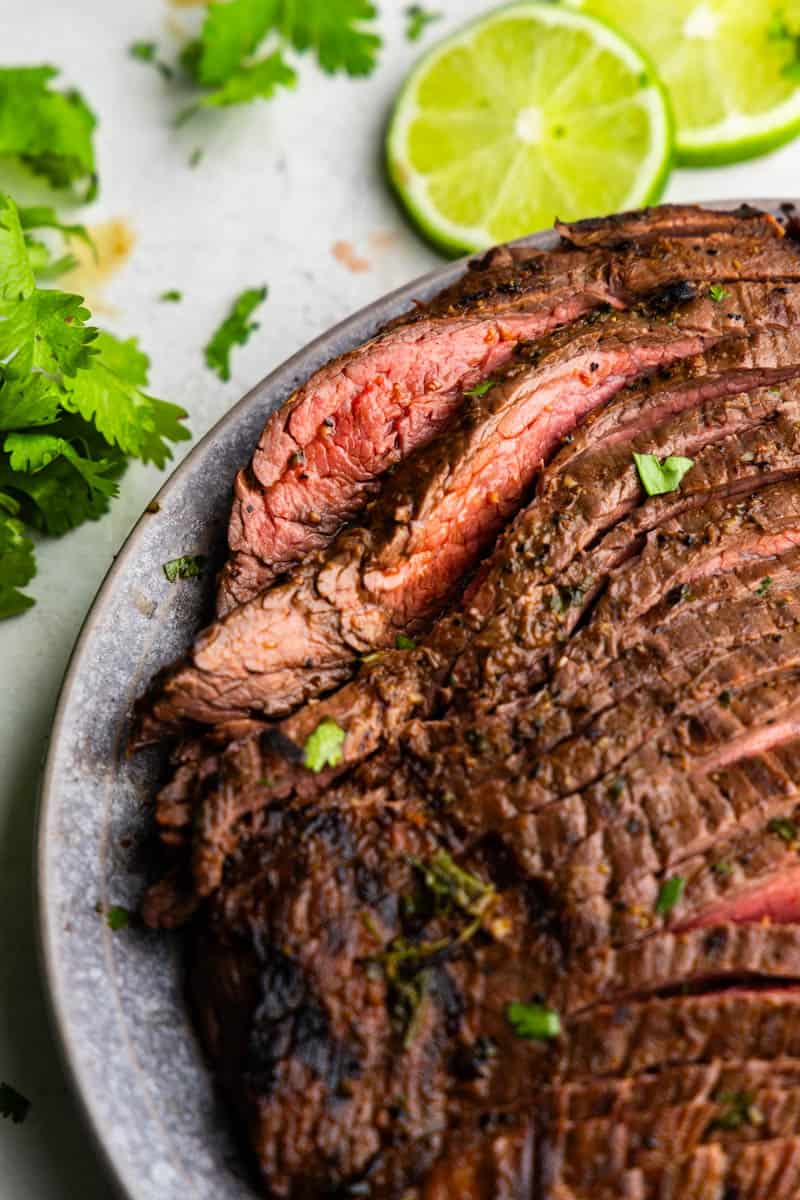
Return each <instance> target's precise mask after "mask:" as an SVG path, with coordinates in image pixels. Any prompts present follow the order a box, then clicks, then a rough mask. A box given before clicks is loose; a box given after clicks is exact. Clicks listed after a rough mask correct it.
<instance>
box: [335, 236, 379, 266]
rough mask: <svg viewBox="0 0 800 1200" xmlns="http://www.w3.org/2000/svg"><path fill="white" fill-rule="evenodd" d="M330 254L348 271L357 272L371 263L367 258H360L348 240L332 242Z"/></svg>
mask: <svg viewBox="0 0 800 1200" xmlns="http://www.w3.org/2000/svg"><path fill="white" fill-rule="evenodd" d="M331 254H332V255H333V257H334V258H335V259H336V261H337V262H340V263H341V264H342V266H343V267H347V270H348V271H353V272H355V273H359V272H361V271H368V270H369V269H370V266H371V263H370V261H369V259H368V258H362V257H361V256H360V255H359V254H358V253H356V250H355V248H354V247H353V246H352V245H351V244H350V242H343V241H339V242H334V243H333V245H332V246H331Z"/></svg>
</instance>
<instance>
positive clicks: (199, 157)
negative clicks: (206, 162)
mask: <svg viewBox="0 0 800 1200" xmlns="http://www.w3.org/2000/svg"><path fill="white" fill-rule="evenodd" d="M203 153H204V152H203V150H202V149H201V147H200V146H195V148H194V150H193V151H192V153H191V154H190V155H189V166H190V167H197V166H199V164H200V163H201V162H202V161H203Z"/></svg>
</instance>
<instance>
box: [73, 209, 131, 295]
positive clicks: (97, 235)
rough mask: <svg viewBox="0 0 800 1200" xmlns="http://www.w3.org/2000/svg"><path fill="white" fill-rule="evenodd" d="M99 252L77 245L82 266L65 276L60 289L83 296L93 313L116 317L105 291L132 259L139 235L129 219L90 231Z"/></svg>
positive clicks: (104, 223) (75, 249)
mask: <svg viewBox="0 0 800 1200" xmlns="http://www.w3.org/2000/svg"><path fill="white" fill-rule="evenodd" d="M89 233H90V234H91V237H92V241H93V242H94V245H95V251H92V249H91V247H89V246H85V245H84V244H83V243H73V246H72V252H73V254H74V255H75V257H76V259H77V260H78V265H77V266H76V267H74V268H73V270H72V271H70V272H69V273H68V274H67V275H65V276H64V278H63V280H62V282H61V284H60V286H61V287H62V288H63V289H64V290H65V291H68V292H77V293H78V294H79V295H81V296H83V297H84V299H85V300H86V302H87V304H88V305H89V307H90V308H91V309H92V311H93V312H96V313H105V314H106V315H109V314H113V312H114V311H115V310H114V307H113V305H111V304H109V303H108V301H107V300H106V298H105V289H106V287H107V286H108V284H109V283H110V282H111V280H112V279H113V277H114V276H115V275H116V273H117V271H119V270H120V269H121V268H122V267H123V266H124V265H125V263H126V262H127V261H128V259H129V258H130V256H131V252H132V250H133V247H134V246H135V244H136V234H135V233H134V232H133V229H132V228H131V225H130V223H129V221H128V220H127V218H125V217H112V218H110V220H108V221H101V222H100V223H99V224H97V225H93V226H92V227H91V228H90V229H89Z"/></svg>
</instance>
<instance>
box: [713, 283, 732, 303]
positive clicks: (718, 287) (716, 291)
mask: <svg viewBox="0 0 800 1200" xmlns="http://www.w3.org/2000/svg"><path fill="white" fill-rule="evenodd" d="M708 294H709V296H710V297H711V299H712V300H713V301H714V303H715V304H721V303H722V301H723V300H727V298H728V296H729V295H730V292H729V291H728V289H727V288H726V287H723V285H722V284H721V283H712V285H711V287H710V288H709V289H708Z"/></svg>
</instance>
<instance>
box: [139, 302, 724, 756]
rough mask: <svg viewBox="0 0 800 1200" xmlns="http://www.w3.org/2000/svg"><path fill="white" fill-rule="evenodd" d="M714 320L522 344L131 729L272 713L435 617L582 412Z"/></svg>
mask: <svg viewBox="0 0 800 1200" xmlns="http://www.w3.org/2000/svg"><path fill="white" fill-rule="evenodd" d="M725 328H726V320H725V314H724V313H723V312H722V311H721V308H720V306H719V305H718V304H716V303H715V302H714V301H713V300H711V299H710V298H709V297H707V296H706V297H704V298H702V299H699V300H696V301H693V302H690V303H688V304H685V305H683V306H680V307H679V308H678V309H675V310H672V312H671V315H670V317H669V318H664V317H657V318H651V317H649V316H648V315H647V314H645V313H636V314H630V315H627V316H624V317H621V316H619V315H618V314H611V315H610V316H607V317H606V318H605V319H603V320H602V321H600V322H597V323H595V324H594V325H591V326H590V327H589V328H588V329H585V328H583V327H581V326H579V327H577V329H572V330H570V331H569V332H568V334H567V335H566V336H564V337H563V338H555V339H554V344H553V345H552V346H549V345H548V344H547V343H545V344H544V345H543V346H539V347H536V348H534V349H532V350H531V351H529V355H530V357H531V358H532V360H533V361H532V362H529V363H525V362H523V363H522V364H520V365H519V366H518V367H516V368H512V369H511V371H510V372H509V374H508V375H507V376H506V378H505V379H504V381H502V382H500V383H498V384H497V385H496V386H495V387H492V388H490V389H489V391H488V393H486V394H485V395H483V396H480V397H473V398H472V403H470V404H469V405H468V406H467V408H466V410H465V412H464V413H463V415H462V418H461V421H460V423H459V425H458V426H457V428H456V429H455V431H453V432H451V433H450V434H448V435H447V437H446V438H444V439H441V440H440V441H438V442H435V443H434V444H432V445H431V446H429V447H428V448H427V449H426V450H423V451H422V452H421V453H420V454H419V455H416V456H413V457H412V458H411V459H410V460H409V461H408V463H407V464H406V466H405V468H404V469H402V470H401V472H400V473H399V475H397V476H395V477H394V478H393V479H391V480H390V481H389V483H388V485H387V487H386V488H385V489H384V491H383V493H382V494H381V497H380V501H379V502H378V503H377V504H376V505H375V506H374V508H373V509H372V510H371V514H370V520H369V523H368V524H367V525H365V526H363V527H362V528H361V529H350V530H347V531H345V533H344V534H342V535H341V537H340V538H339V539H338V541H337V542H336V543H335V544H334V546H333V547H332V548H331V549H330V550H329V551H328V552H327V553H326V554H325V555H323V556H322V558H321V560H319V561H311V562H309V563H307V564H305V565H304V566H303V567H302V568H300V569H299V570H298V571H297V572H295V573H294V574H293V575H292V576H290V577H289V579H288V580H287V581H286V582H285V583H282V584H278V585H276V587H274V588H273V589H270V590H268V591H266V592H264V593H263V594H262V595H261V596H259V597H258V598H256V599H255V600H253V601H251V602H250V603H249V604H246V605H243V606H242V607H240V608H238V609H236V610H235V611H234V612H232V613H230V614H228V616H227V617H226V618H224V619H223V620H222V621H221V622H218V623H217V624H215V625H214V626H212V627H211V628H210V629H208V630H206V632H205V633H204V634H202V635H201V637H200V638H199V640H198V642H197V643H196V645H195V648H194V650H193V651H192V653H191V655H190V658H189V661H188V663H187V664H186V665H185V666H183V667H178V668H177V669H175V670H173V671H172V672H170V674H169V675H168V677H167V679H166V680H165V681H164V683H163V685H162V689H161V695H160V696H159V697H158V698H157V699H156V702H155V705H154V710H155V717H156V720H155V722H151V723H150V725H149V727H148V731H147V732H146V733H145V734H144V735H143V736H153V734H154V733H157V732H159V730H161V731H162V732H163V727H164V726H166V727H169V726H170V724H174V723H175V722H178V721H180V720H196V721H206V722H209V723H213V722H214V721H219V720H226V719H230V718H235V717H236V716H239V715H247V714H248V713H249V712H255V713H256V714H266V715H276V714H277V715H281V714H283V713H284V712H286V711H288V710H290V709H291V708H292V707H296V706H297V704H298V703H301V702H302V701H303V700H306V699H307V698H308V697H309V696H310V695H314V694H315V693H316V692H319V691H321V690H323V689H324V688H329V687H330V686H331V685H332V684H333V683H335V682H337V676H338V677H339V678H340V677H341V676H340V673H341V672H344V673H345V674H346V673H347V672H348V671H349V670H351V669H352V663H353V661H354V659H355V658H356V657H357V655H359V654H363V653H367V652H369V651H371V650H374V649H377V648H381V647H383V646H387V645H392V644H393V643H394V640H395V638H396V637H397V636H398V634H400V633H402V632H403V631H404V630H408V629H412V630H413V629H414V627H415V625H416V623H417V622H418V621H420V620H424V619H427V618H430V617H431V616H433V615H435V613H436V611H437V610H438V609H439V608H440V607H441V605H442V603H443V602H444V601H446V600H447V599H448V597H449V596H450V595H452V592H453V590H454V589H455V588H456V587H457V586H458V581H459V580H460V579H461V578H462V577H463V575H464V573H465V571H466V570H468V569H469V568H470V567H471V566H472V565H473V564H474V563H475V561H476V559H477V557H478V556H479V555H480V553H481V552H482V550H483V549H484V548H485V547H486V545H487V543H488V542H489V541H490V540H491V539H492V538H493V537H494V536H495V535H496V534H497V532H498V531H499V529H500V528H501V526H502V524H503V523H504V522H505V520H507V518H508V517H509V516H510V515H511V514H512V513H513V511H514V510H515V509H516V508H517V507H518V506H519V504H520V503H521V501H522V499H523V497H524V495H525V493H526V491H527V489H528V487H529V485H530V483H531V482H532V480H533V478H534V477H535V475H536V473H537V471H538V469H539V468H540V467H541V465H542V463H543V462H544V461H546V460H547V458H548V457H549V455H550V453H551V451H552V449H553V448H554V447H555V446H556V445H557V443H558V442H559V440H560V438H561V436H562V435H563V434H564V433H565V432H567V431H568V430H569V429H571V428H572V427H573V426H574V425H575V424H576V423H577V421H578V420H579V419H580V418H581V417H582V415H584V413H585V412H587V411H589V410H590V409H591V408H592V407H594V406H596V405H598V404H601V403H603V402H604V401H606V400H607V399H608V398H609V397H610V396H611V395H613V394H614V393H615V392H617V391H619V390H620V389H621V388H622V387H623V386H624V384H625V383H626V381H628V380H630V379H632V378H635V377H636V376H638V375H641V374H646V373H647V372H648V371H652V370H653V369H654V368H655V367H657V366H658V365H660V364H662V363H669V362H670V361H672V360H674V359H677V358H681V357H686V356H688V355H692V354H696V353H697V351H698V350H700V349H701V348H702V346H703V345H704V344H706V343H707V342H708V341H713V340H714V339H715V338H718V337H720V336H722V334H723V333H724V330H725Z"/></svg>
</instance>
